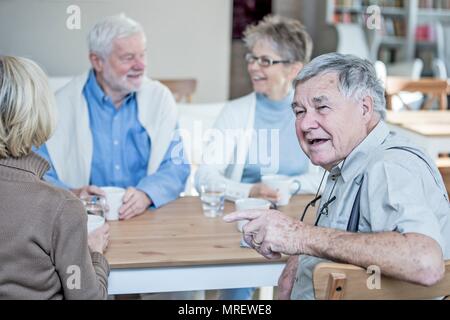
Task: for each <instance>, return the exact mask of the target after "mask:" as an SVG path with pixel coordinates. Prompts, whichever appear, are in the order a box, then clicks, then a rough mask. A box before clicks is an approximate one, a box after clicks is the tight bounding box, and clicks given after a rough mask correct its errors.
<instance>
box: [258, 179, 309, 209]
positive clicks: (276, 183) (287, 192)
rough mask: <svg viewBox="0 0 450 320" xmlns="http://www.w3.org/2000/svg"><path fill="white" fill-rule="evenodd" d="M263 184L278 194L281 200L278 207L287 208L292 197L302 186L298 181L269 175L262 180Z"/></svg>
mask: <svg viewBox="0 0 450 320" xmlns="http://www.w3.org/2000/svg"><path fill="white" fill-rule="evenodd" d="M261 181H262V183H264V184H265V185H267V186H268V187H270V188H271V189H273V190H275V191H277V192H278V194H279V196H280V198H279V199H278V201H277V205H278V206H285V205H287V204H288V203H289V200H290V199H291V196H292V195H293V194H296V193H297V192H299V191H300V188H301V184H300V181H298V180H297V179H293V178H291V177H288V176H283V175H267V176H263V177H262V178H261Z"/></svg>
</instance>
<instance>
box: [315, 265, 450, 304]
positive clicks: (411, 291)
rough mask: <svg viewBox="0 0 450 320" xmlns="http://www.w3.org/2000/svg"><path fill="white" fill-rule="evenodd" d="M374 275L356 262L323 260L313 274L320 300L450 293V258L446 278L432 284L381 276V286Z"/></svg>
mask: <svg viewBox="0 0 450 320" xmlns="http://www.w3.org/2000/svg"><path fill="white" fill-rule="evenodd" d="M373 277H375V275H372V273H371V272H369V271H366V270H365V269H363V268H360V267H357V266H354V265H349V264H339V263H319V264H318V265H317V266H316V267H315V269H314V274H313V283H314V294H315V297H316V299H319V300H378V299H384V300H407V299H432V298H436V297H445V296H449V295H450V260H449V261H446V262H445V276H444V279H442V280H441V281H440V282H439V283H438V284H436V285H434V286H432V287H424V286H421V285H417V284H412V283H409V282H406V281H401V280H396V279H393V278H388V277H384V276H381V277H380V282H379V285H380V286H379V288H377V287H375V285H374V283H373V282H372V280H373V279H374V278H373ZM374 287H375V288H374ZM371 288H372V289H371Z"/></svg>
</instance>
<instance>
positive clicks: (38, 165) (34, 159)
mask: <svg viewBox="0 0 450 320" xmlns="http://www.w3.org/2000/svg"><path fill="white" fill-rule="evenodd" d="M0 166H5V167H10V168H15V169H19V170H22V171H27V172H30V173H32V174H34V175H35V176H38V177H39V179H41V178H42V176H43V175H44V174H45V173H46V172H47V171H48V169H49V168H50V166H49V164H48V162H47V161H46V160H45V159H44V158H41V157H40V156H39V155H37V154H36V153H34V152H31V153H30V154H28V155H26V156H23V157H20V158H4V159H0Z"/></svg>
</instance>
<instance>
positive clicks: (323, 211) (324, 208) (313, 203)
mask: <svg viewBox="0 0 450 320" xmlns="http://www.w3.org/2000/svg"><path fill="white" fill-rule="evenodd" d="M321 198H322V196H321V195H319V196H317V197H315V198H314V199H312V200H311V201H310V202H309V203H308V204H307V205H306V207H305V210H303V214H302V217H301V218H300V221H302V222H303V219H305V215H306V212H307V211H308V209H309V207H311V206H312V207H313V208H314V207H315V206H316V202H317V201H318V200H320V199H321ZM334 200H336V196H333V197H332V198H331V199H329V200H328V201H326V202H325V203H324V204H323V206H322V208H321V209H320V211H319V214H318V216H317V219H316V222H315V223H314V226H316V227H317V225H318V224H319V220H320V217H321V216H322V215H323V214H324V215H326V216H328V206H329V205H330V204H331V203H332V202H333V201H334Z"/></svg>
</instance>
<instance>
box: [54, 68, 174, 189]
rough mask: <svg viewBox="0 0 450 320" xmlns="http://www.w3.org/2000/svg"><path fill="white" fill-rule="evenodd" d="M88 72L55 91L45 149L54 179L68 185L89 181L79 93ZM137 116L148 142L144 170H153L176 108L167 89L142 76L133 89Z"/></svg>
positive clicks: (89, 147)
mask: <svg viewBox="0 0 450 320" xmlns="http://www.w3.org/2000/svg"><path fill="white" fill-rule="evenodd" d="M88 75H89V73H86V74H83V75H81V76H78V77H76V78H74V79H73V80H72V81H70V82H69V83H68V84H67V85H66V86H64V87H63V88H61V89H60V90H58V92H57V93H56V102H57V107H58V118H57V126H56V130H55V132H54V134H53V136H52V137H51V138H50V139H49V140H48V141H47V149H48V152H49V154H50V159H51V160H52V163H53V166H54V168H55V170H56V173H57V174H58V178H59V179H60V180H61V181H63V182H64V183H66V184H68V185H69V186H70V187H72V188H78V187H81V186H84V185H87V184H89V179H90V176H91V163H92V154H93V139H92V133H91V129H90V125H89V112H88V106H87V103H86V100H85V98H84V95H83V87H84V85H85V84H86V81H87V79H88ZM137 106H138V119H139V121H140V123H141V124H142V126H143V127H144V128H145V130H146V131H147V134H148V135H149V136H150V139H151V141H152V150H151V152H150V155H149V161H148V168H147V173H148V174H153V173H155V172H156V171H157V170H158V168H159V166H160V164H161V162H162V160H163V158H164V155H165V153H166V152H167V149H168V148H169V145H170V143H171V140H172V138H173V134H174V132H175V127H176V121H177V108H176V104H175V100H174V99H173V96H172V94H171V93H170V91H169V89H167V88H166V87H165V86H163V85H162V84H161V83H159V82H158V81H152V80H150V79H147V78H145V79H144V81H143V83H142V87H141V89H140V90H139V91H138V92H137Z"/></svg>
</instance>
